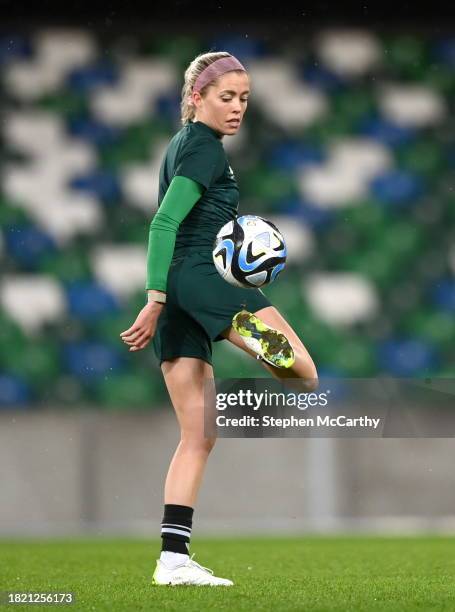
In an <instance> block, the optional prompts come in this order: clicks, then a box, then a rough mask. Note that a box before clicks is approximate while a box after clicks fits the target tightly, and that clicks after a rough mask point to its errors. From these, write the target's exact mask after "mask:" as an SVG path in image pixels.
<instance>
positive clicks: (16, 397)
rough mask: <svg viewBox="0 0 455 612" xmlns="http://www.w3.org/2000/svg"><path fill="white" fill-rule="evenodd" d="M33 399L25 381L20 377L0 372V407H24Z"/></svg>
mask: <svg viewBox="0 0 455 612" xmlns="http://www.w3.org/2000/svg"><path fill="white" fill-rule="evenodd" d="M33 400H34V397H33V395H32V393H31V392H30V389H29V387H28V385H27V383H26V382H25V381H24V380H23V379H22V378H21V377H19V376H15V375H13V374H9V373H7V372H0V409H2V408H3V409H5V408H18V407H21V406H25V407H26V406H27V405H30V403H32V402H33Z"/></svg>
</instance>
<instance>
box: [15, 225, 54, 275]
mask: <svg viewBox="0 0 455 612" xmlns="http://www.w3.org/2000/svg"><path fill="white" fill-rule="evenodd" d="M4 237H5V243H6V248H7V252H8V253H9V255H10V256H11V257H12V258H13V259H14V260H15V261H16V262H17V263H18V264H20V265H21V266H23V267H24V268H26V269H33V270H35V269H37V268H39V265H40V263H41V261H42V260H43V259H44V258H45V257H47V256H48V255H52V254H54V253H55V252H56V250H57V247H56V244H55V242H54V240H53V239H52V238H51V237H50V236H49V235H48V234H46V232H44V231H43V230H41V229H39V228H38V227H36V226H34V225H9V226H6V227H4Z"/></svg>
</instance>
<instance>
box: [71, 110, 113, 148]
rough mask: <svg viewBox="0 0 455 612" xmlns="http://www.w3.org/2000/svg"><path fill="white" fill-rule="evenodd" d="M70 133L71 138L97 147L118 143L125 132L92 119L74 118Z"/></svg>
mask: <svg viewBox="0 0 455 612" xmlns="http://www.w3.org/2000/svg"><path fill="white" fill-rule="evenodd" d="M68 132H69V134H70V135H71V136H73V137H76V138H81V139H82V140H87V141H88V142H89V143H90V144H94V145H96V146H107V145H113V144H115V143H117V142H118V141H119V140H120V138H121V137H122V134H123V130H121V129H120V128H118V127H114V126H112V125H106V124H105V123H103V122H102V121H98V120H97V119H93V118H90V117H85V116H82V117H81V116H79V117H72V118H71V119H70V120H69V123H68Z"/></svg>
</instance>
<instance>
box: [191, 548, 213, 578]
mask: <svg viewBox="0 0 455 612" xmlns="http://www.w3.org/2000/svg"><path fill="white" fill-rule="evenodd" d="M195 554H196V553H193V554H192V555H191V557H190V559H189V560H188V562H187V564H188V565H192V566H193V567H194V566H196V567H198V568H199V569H201V570H203V571H205V572H208V573H209V574H212V576H213V570H211V569H209V568H208V567H204V566H203V565H199V563H198V562H197V561H193V557H194V555H195Z"/></svg>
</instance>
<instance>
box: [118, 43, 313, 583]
mask: <svg viewBox="0 0 455 612" xmlns="http://www.w3.org/2000/svg"><path fill="white" fill-rule="evenodd" d="M249 93H250V84H249V78H248V74H247V72H246V70H245V68H244V67H243V66H242V64H241V63H240V62H239V61H238V60H237V59H236V58H235V57H233V56H232V55H230V54H229V53H225V52H219V53H205V54H203V55H200V56H198V57H196V59H195V60H194V61H193V62H191V64H190V66H189V67H188V69H187V70H186V72H185V83H184V86H183V90H182V104H181V108H182V123H183V128H182V129H181V130H180V131H179V132H178V133H177V134H176V135H175V136H174V137H173V139H172V140H171V142H170V144H169V146H168V148H167V151H166V154H165V157H164V160H163V163H162V165H161V170H160V189H159V203H160V205H159V210H158V212H157V213H156V215H155V217H154V218H153V221H152V223H151V225H150V235H149V248H148V254H147V285H146V289H147V294H148V303H147V304H146V305H145V306H144V308H143V309H142V310H141V312H140V313H139V315H138V317H137V319H136V321H135V322H134V324H133V325H132V326H131V327H130V328H129V329H127V330H126V331H124V332H122V334H121V337H122V339H123V341H124V342H125V343H126V344H127V345H129V346H130V349H129V350H130V351H138V350H141V349H143V348H144V347H145V346H147V344H148V343H149V341H150V339H152V338H153V345H154V349H155V352H156V355H157V357H158V359H159V362H160V366H161V371H162V372H163V376H164V379H165V382H166V387H167V389H168V392H169V395H170V398H171V401H172V404H173V406H174V409H175V412H176V415H177V419H178V422H179V425H180V429H181V440H180V443H179V444H178V446H177V449H176V451H175V454H174V456H173V459H172V461H171V464H170V467H169V471H168V474H167V478H166V483H165V490H164V502H165V505H164V518H163V522H162V527H161V537H162V551H161V556H160V559H159V560H157V567H156V570H155V573H154V576H153V582H154V584H173V585H175V584H194V585H211V586H215V585H222V586H229V585H232V584H233V583H232V582H231V581H230V580H226V579H222V578H217V577H216V576H214V575H213V572H212V571H211V570H208V569H207V568H204V567H202V566H200V565H199V564H198V563H196V562H195V561H194V560H193V558H192V557H191V559H190V558H189V555H188V551H189V542H190V536H191V527H192V519H193V509H194V506H195V502H196V497H197V493H198V490H199V487H200V484H201V480H202V475H203V471H204V467H205V464H206V462H207V458H208V455H209V453H210V451H211V450H212V448H213V445H214V443H215V439H214V438H205V437H204V415H203V411H204V380H207V379H213V370H212V365H211V364H212V359H211V357H212V341H218V340H223V339H227V340H228V341H229V342H231V343H232V344H234V345H236V346H237V347H239V348H240V349H242V350H243V351H246V352H247V353H248V354H250V355H252V356H253V357H255V358H260V359H262V363H263V364H264V366H265V368H266V369H267V370H268V371H269V372H271V374H272V375H274V376H275V377H277V378H279V379H286V378H292V379H300V383H301V387H300V390H302V389H304V390H312V389H314V388H315V387H316V380H317V373H316V368H315V365H314V363H313V361H312V359H311V357H310V356H309V354H308V352H307V350H306V349H305V347H304V346H303V344H302V342H301V341H300V339H299V338H298V336H297V335H296V333H295V332H294V331H293V330H292V328H291V327H290V326H289V325H288V323H287V322H286V321H285V320H284V318H283V317H282V316H281V315H280V313H279V312H278V311H277V310H276V309H275V308H274V307H273V306H272V305H271V303H270V302H269V300H268V299H267V298H266V296H265V295H264V294H263V293H262V292H261V291H260V290H259V289H243V288H238V287H233V286H232V285H229V284H228V283H226V282H225V281H224V280H223V279H222V278H221V276H220V275H219V274H218V272H217V271H216V269H215V266H214V264H213V261H212V248H213V243H214V239H215V236H216V234H217V232H218V230H219V229H220V228H221V227H222V226H223V225H224V224H225V223H227V222H228V221H229V220H231V219H233V218H235V216H236V214H237V209H238V201H239V194H238V188H237V183H236V180H235V177H234V174H233V172H232V169H231V168H230V166H229V163H228V161H227V159H226V155H225V152H224V149H223V145H222V138H223V137H224V136H232V135H234V134H236V133H237V132H238V130H239V128H240V125H241V123H242V119H243V115H244V113H245V111H246V108H247V103H248V96H249ZM253 313H254V314H253ZM255 315H256V316H255ZM252 334H253V336H254V337H255V340H256V341H255V340H254V339H253V340H252V339H251V338H248V336H251V335H252ZM264 340H266V341H264Z"/></svg>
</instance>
